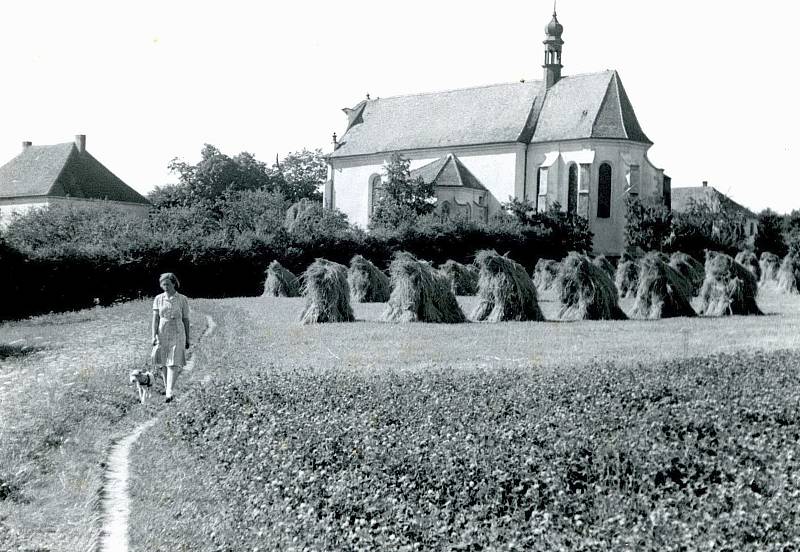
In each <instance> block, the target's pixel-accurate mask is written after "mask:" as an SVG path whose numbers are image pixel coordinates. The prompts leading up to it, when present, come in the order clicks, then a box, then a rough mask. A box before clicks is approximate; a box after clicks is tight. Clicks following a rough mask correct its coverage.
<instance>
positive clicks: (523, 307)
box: [472, 250, 544, 322]
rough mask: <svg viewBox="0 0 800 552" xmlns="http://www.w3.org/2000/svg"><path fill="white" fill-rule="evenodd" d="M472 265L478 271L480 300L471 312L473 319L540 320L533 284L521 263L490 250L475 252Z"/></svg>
mask: <svg viewBox="0 0 800 552" xmlns="http://www.w3.org/2000/svg"><path fill="white" fill-rule="evenodd" d="M475 264H476V265H477V266H478V269H479V271H480V272H479V274H480V275H479V278H478V297H479V298H480V301H479V303H478V306H477V307H475V310H474V311H473V313H472V318H473V319H474V320H479V321H486V322H502V321H505V320H517V321H525V320H537V321H538V320H544V316H543V315H542V311H541V309H540V308H539V302H538V300H537V297H536V287H535V286H534V285H533V280H531V277H530V276H528V273H527V272H526V271H525V268H524V267H523V266H522V265H521V264H519V263H517V262H515V261H513V260H511V259H509V258H508V257H506V256H503V255H498V254H497V252H496V251H492V250H484V251H480V252H478V254H477V255H476V257H475Z"/></svg>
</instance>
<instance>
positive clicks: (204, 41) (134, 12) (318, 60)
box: [0, 0, 800, 212]
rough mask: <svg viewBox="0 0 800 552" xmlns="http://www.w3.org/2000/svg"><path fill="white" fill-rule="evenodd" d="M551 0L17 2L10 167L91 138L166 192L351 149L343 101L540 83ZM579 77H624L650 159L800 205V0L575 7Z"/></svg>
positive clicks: (9, 70) (573, 48)
mask: <svg viewBox="0 0 800 552" xmlns="http://www.w3.org/2000/svg"><path fill="white" fill-rule="evenodd" d="M551 13H552V3H551V2H550V1H549V0H546V1H541V0H528V1H524V2H522V1H510V0H495V1H494V2H487V1H485V0H483V1H480V2H469V1H463V0H462V1H450V0H447V1H439V0H426V1H420V0H406V1H404V2H402V3H401V2H392V3H388V2H379V1H377V0H372V1H366V0H337V1H335V2H333V1H299V0H297V1H294V2H281V3H268V2H256V1H252V2H245V1H240V0H228V1H227V2H220V1H216V2H200V1H170V0H159V1H152V0H137V1H136V2H132V1H126V2H122V1H109V0H103V1H83V0H73V1H67V2H64V1H38V2H37V1H30V2H20V1H18V2H3V3H2V7H0V55H2V67H3V79H2V89H1V90H0V100H2V101H0V163H4V162H6V161H7V160H9V159H11V158H12V157H14V156H15V155H17V154H18V153H19V151H20V150H21V142H22V141H23V140H31V141H32V142H33V143H34V144H54V143H59V142H68V141H71V140H72V138H73V136H74V135H75V134H86V135H87V149H88V151H89V152H91V153H92V155H94V156H95V157H96V158H98V159H99V160H100V161H101V162H102V163H103V164H104V165H106V166H107V167H108V168H109V169H111V170H112V171H113V172H114V173H115V174H117V176H119V177H120V178H122V179H123V180H124V181H126V182H127V183H128V184H130V185H131V186H132V187H134V188H136V189H137V190H139V191H140V192H142V193H146V192H147V191H149V190H151V189H152V188H153V187H154V186H156V185H160V184H164V183H167V182H172V181H174V180H175V178H174V176H172V175H170V174H169V173H168V171H167V168H166V167H167V163H168V162H169V161H170V159H172V158H173V157H179V158H182V159H184V160H186V161H189V162H196V161H197V160H198V159H199V154H200V149H201V148H202V146H203V144H204V143H210V144H214V145H215V146H217V147H218V148H220V149H221V150H222V151H223V152H225V153H227V154H230V155H235V154H237V153H239V152H241V151H249V152H252V153H254V154H255V155H256V157H258V158H259V159H261V160H263V161H266V162H268V163H270V164H272V162H274V160H275V156H276V154H278V155H280V156H281V157H283V156H284V155H286V154H287V153H288V152H291V151H297V150H300V149H302V148H304V147H307V148H322V149H323V150H324V151H329V150H330V148H331V145H330V140H331V134H332V133H333V132H337V133H338V134H339V135H340V136H341V135H342V134H343V132H344V127H345V121H346V119H345V115H344V114H343V113H342V112H341V108H343V107H349V106H353V105H355V104H356V103H358V102H359V101H360V100H361V99H363V98H364V96H365V94H366V93H370V95H371V96H372V97H373V98H375V97H379V96H381V97H386V96H394V95H398V94H406V93H415V92H429V91H435V90H443V89H449V88H461V87H468V86H478V85H483V84H491V83H499V82H513V81H517V80H519V79H521V78H525V79H527V80H533V79H540V78H541V74H542V69H541V62H542V58H543V54H542V52H543V46H542V39H543V38H544V26H545V24H547V22H548V21H549V20H550V15H551ZM558 17H559V21H560V22H561V23H562V24H563V25H564V36H563V38H564V41H565V45H564V53H563V63H564V74H565V75H569V74H576V73H585V72H594V71H601V70H604V69H616V70H618V71H619V73H620V76H621V78H622V82H623V84H624V86H625V88H626V90H627V92H628V96H629V97H630V99H631V102H632V103H633V106H634V109H635V110H636V115H637V117H638V119H639V122H640V123H641V125H642V128H643V129H644V131H645V133H646V134H647V135H648V136H649V137H650V139H651V140H652V141H653V142H655V145H654V146H653V147H652V149H651V150H650V159H651V160H652V161H653V163H655V164H656V166H658V167H663V168H664V169H665V170H666V172H667V174H669V175H670V176H672V182H673V186H675V187H678V186H691V185H699V184H700V183H701V181H702V180H708V181H709V184H710V185H712V186H715V187H716V188H717V189H719V190H720V191H722V192H724V193H727V194H728V195H730V196H731V197H732V198H733V199H735V200H736V201H738V202H740V203H742V204H744V205H746V206H748V207H750V208H751V209H754V210H760V209H762V208H764V207H771V208H773V209H775V210H777V211H778V212H788V211H790V210H792V209H795V208H800V190H799V188H800V181H798V177H797V170H796V164H795V163H796V160H797V156H798V151H799V146H800V133H799V132H798V130H800V115H799V114H798V112H799V110H798V105H800V101H799V100H798V99H797V94H798V88H797V86H796V84H797V80H798V79H797V76H796V75H797V66H798V62H797V60H796V56H797V55H798V54H800V39H798V35H799V34H800V32H799V31H798V29H797V23H798V21H800V4H798V3H796V2H791V1H787V0H782V1H781V0H761V1H754V0H747V1H744V0H731V1H727V2H722V1H721V0H718V1H713V2H712V1H705V2H701V1H698V0H694V1H689V0H672V1H670V2H651V1H641V0H603V1H602V2H600V1H597V0H560V2H559V4H558Z"/></svg>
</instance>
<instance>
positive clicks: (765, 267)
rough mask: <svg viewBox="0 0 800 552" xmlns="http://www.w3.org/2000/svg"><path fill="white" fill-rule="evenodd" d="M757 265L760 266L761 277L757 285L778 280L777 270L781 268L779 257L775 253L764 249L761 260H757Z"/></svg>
mask: <svg viewBox="0 0 800 552" xmlns="http://www.w3.org/2000/svg"><path fill="white" fill-rule="evenodd" d="M758 266H759V267H761V279H760V280H759V281H758V285H760V286H763V285H765V284H768V283H776V282H777V281H778V271H779V270H780V269H781V258H780V257H778V256H777V255H776V254H775V253H770V252H769V251H764V252H763V253H762V254H761V260H760V261H759V262H758Z"/></svg>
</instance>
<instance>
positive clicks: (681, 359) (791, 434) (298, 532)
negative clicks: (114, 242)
mask: <svg viewBox="0 0 800 552" xmlns="http://www.w3.org/2000/svg"><path fill="white" fill-rule="evenodd" d="M459 300H460V301H461V302H462V306H464V307H465V310H469V306H470V301H472V299H467V298H460V299H459ZM760 304H761V306H762V308H763V309H764V310H765V311H766V312H767V313H769V314H768V315H767V316H763V317H746V318H745V317H732V318H721V319H692V320H687V319H677V320H663V321H655V322H643V321H624V322H575V323H551V322H548V323H503V324H461V325H448V326H435V325H427V324H407V325H394V324H382V323H379V322H375V320H377V318H378V317H379V315H380V312H381V310H382V306H381V305H358V306H357V307H356V317H357V319H359V321H358V322H355V323H352V324H331V325H319V326H300V325H299V324H297V321H296V319H297V316H298V315H299V313H300V311H301V309H302V300H299V299H270V300H267V299H239V300H226V301H221V302H214V303H213V308H214V310H215V312H216V316H217V317H219V320H218V321H217V322H218V324H219V327H218V331H217V332H216V334H214V335H213V336H211V338H210V339H209V340H208V341H207V342H206V343H205V344H204V345H203V348H204V350H205V351H206V358H205V366H204V367H203V368H201V369H204V370H206V371H207V372H208V374H210V375H212V378H211V380H210V382H208V383H207V384H206V385H195V384H191V385H189V386H188V387H187V389H186V392H185V394H184V395H183V396H179V398H178V401H177V404H176V405H175V408H174V409H172V410H170V411H169V416H168V417H167V423H165V424H162V425H160V426H158V427H156V428H154V430H152V431H150V432H149V433H147V434H146V435H145V436H144V437H143V438H142V439H141V440H140V441H139V443H138V444H137V445H136V447H135V450H134V452H133V456H134V462H135V465H134V468H133V475H132V477H133V481H132V488H131V493H132V497H133V513H132V524H131V531H132V533H131V537H132V544H133V549H134V550H139V551H145V550H147V551H150V550H244V549H255V548H256V547H260V548H259V549H262V550H272V549H280V550H304V549H307V550H342V549H354V550H358V549H361V550H374V549H392V550H395V549H396V550H429V549H454V550H487V549H493V550H494V549H499V550H504V549H506V550H517V549H525V550H559V549H560V550H606V549H623V550H624V549H632V550H633V549H635V550H692V549H699V550H798V549H800V530H798V529H797V527H799V526H800V520H799V519H798V513H797V508H796V507H795V506H794V505H795V503H796V501H797V499H798V498H799V497H800V472H799V471H798V468H800V466H798V459H797V454H798V452H800V451H798V450H797V442H798V438H799V437H800V412H798V399H800V372H798V369H797V366H798V361H800V353H797V352H795V351H793V350H786V349H787V348H790V347H795V346H796V344H797V336H798V331H799V330H800V327H799V325H798V324H799V322H800V302H798V299H797V298H795V297H789V298H784V297H781V296H777V295H767V296H764V297H762V298H761V299H760ZM206 305H207V306H209V307H210V306H211V305H212V303H206ZM542 308H543V310H544V311H545V315H546V316H547V314H548V309H549V310H550V311H552V309H553V308H554V305H553V304H552V303H551V302H548V301H547V298H545V300H544V301H542ZM735 351H742V352H735ZM700 355H702V356H700ZM612 361H613V362H612ZM199 370H200V369H199ZM195 383H196V382H195ZM153 466H158V472H159V473H160V474H161V476H159V477H153ZM165 467H168V473H169V474H170V475H169V477H164V476H163V474H164V473H165V469H166V468H165ZM153 519H157V520H161V521H160V522H159V523H156V524H153V523H152V520H153Z"/></svg>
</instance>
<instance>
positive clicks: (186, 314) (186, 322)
mask: <svg viewBox="0 0 800 552" xmlns="http://www.w3.org/2000/svg"><path fill="white" fill-rule="evenodd" d="M183 306H184V308H183V309H181V312H182V313H183V329H184V330H185V331H184V334H185V335H186V348H187V349H188V348H189V301H188V300H186V298H185V297H184V299H183Z"/></svg>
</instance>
